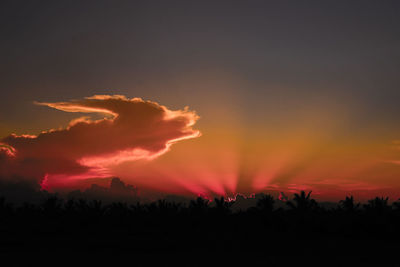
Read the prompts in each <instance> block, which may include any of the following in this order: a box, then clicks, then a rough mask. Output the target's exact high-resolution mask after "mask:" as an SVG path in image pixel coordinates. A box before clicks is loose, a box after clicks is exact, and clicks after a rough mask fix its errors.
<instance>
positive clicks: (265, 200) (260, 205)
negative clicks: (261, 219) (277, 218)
mask: <svg viewBox="0 0 400 267" xmlns="http://www.w3.org/2000/svg"><path fill="white" fill-rule="evenodd" d="M274 204H275V200H274V198H273V197H272V196H271V195H263V196H262V197H261V198H260V199H259V200H258V201H257V206H256V207H257V209H259V210H261V211H262V212H267V213H270V212H272V211H273V210H274Z"/></svg>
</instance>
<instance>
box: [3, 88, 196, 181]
mask: <svg viewBox="0 0 400 267" xmlns="http://www.w3.org/2000/svg"><path fill="white" fill-rule="evenodd" d="M36 104H38V105H44V106H48V107H52V108H55V109H58V110H62V111H66V112H83V113H98V114H102V115H103V119H99V120H94V119H91V118H90V117H81V118H78V119H75V120H73V121H71V122H70V124H69V125H68V127H67V128H65V129H59V130H50V131H45V132H42V133H41V134H39V135H37V136H31V135H22V136H18V135H15V134H12V135H9V136H7V137H5V138H3V139H1V140H0V176H2V177H14V176H29V177H36V179H37V180H38V181H40V180H42V179H43V177H44V176H45V175H46V177H47V178H46V179H51V177H58V178H60V177H63V179H64V178H67V177H69V178H71V177H75V178H76V177H90V176H92V177H93V176H105V175H109V173H108V167H109V166H111V165H116V164H119V163H122V162H126V161H132V160H138V159H152V158H155V157H157V156H160V155H162V154H163V153H165V152H167V151H168V150H169V149H170V146H171V145H172V144H173V143H175V142H178V141H180V140H184V139H189V138H196V137H198V136H200V132H199V131H197V130H194V129H193V128H192V126H193V125H194V124H195V122H196V121H197V119H198V118H199V117H198V116H197V115H196V113H195V112H193V111H189V110H188V108H187V107H186V108H185V109H184V110H177V111H172V110H169V109H168V108H166V107H165V106H162V105H159V104H157V103H155V102H150V101H144V100H142V99H140V98H132V99H128V98H126V97H124V96H120V95H114V96H108V95H96V96H93V97H88V98H85V99H83V100H73V101H69V102H57V103H36Z"/></svg>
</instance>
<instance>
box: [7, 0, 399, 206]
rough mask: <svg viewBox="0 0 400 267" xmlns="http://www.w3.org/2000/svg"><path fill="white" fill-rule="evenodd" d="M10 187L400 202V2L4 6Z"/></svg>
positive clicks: (33, 3) (23, 3) (36, 3)
mask: <svg viewBox="0 0 400 267" xmlns="http://www.w3.org/2000/svg"><path fill="white" fill-rule="evenodd" d="M0 33H1V36H2V37H1V38H2V40H1V42H0V62H1V64H0V73H1V79H0V88H1V90H0V96H1V98H0V179H1V180H3V181H4V182H13V181H16V180H23V181H29V182H32V183H36V184H38V185H41V186H45V189H47V190H50V191H57V190H65V189H71V190H72V189H76V188H80V189H83V188H85V186H87V182H86V181H87V179H91V178H107V177H113V176H117V177H120V178H121V180H123V181H124V182H126V183H128V184H132V185H135V186H137V187H138V188H139V190H140V189H141V188H142V189H146V190H153V191H155V192H160V193H171V194H182V195H187V196H196V195H203V196H214V195H223V196H234V195H235V194H236V193H242V194H246V195H249V194H252V193H258V192H270V191H276V192H280V191H283V192H287V193H289V194H290V193H293V192H298V191H299V190H312V191H313V194H314V196H315V197H316V198H320V199H341V198H343V197H344V196H346V195H350V194H353V195H355V196H358V197H360V198H363V197H364V198H365V197H373V196H377V195H378V196H381V195H384V196H386V195H387V196H390V197H391V198H393V199H397V198H399V197H400V193H399V192H400V119H399V117H400V104H399V101H400V74H399V73H400V2H399V1H396V0H387V1H372V0H359V1H357V0H354V1H347V0H343V1H340V0H339V1H296V0H293V1H288V0H282V1H118V3H117V4H115V2H114V1H102V0H98V1H1V2H0Z"/></svg>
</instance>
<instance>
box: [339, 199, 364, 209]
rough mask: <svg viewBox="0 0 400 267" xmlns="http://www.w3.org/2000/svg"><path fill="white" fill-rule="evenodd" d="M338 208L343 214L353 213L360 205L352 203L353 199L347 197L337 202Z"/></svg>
mask: <svg viewBox="0 0 400 267" xmlns="http://www.w3.org/2000/svg"><path fill="white" fill-rule="evenodd" d="M339 205H340V208H341V209H343V210H344V211H345V212H355V211H357V210H358V208H359V207H360V203H357V204H356V203H355V202H354V197H353V196H350V197H347V196H346V199H344V200H340V201H339Z"/></svg>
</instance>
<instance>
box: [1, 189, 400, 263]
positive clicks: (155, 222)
mask: <svg viewBox="0 0 400 267" xmlns="http://www.w3.org/2000/svg"><path fill="white" fill-rule="evenodd" d="M232 204H233V202H225V201H223V200H222V199H215V200H214V201H213V202H212V203H209V202H208V201H207V200H204V199H201V198H198V199H197V200H193V201H191V202H190V203H189V204H187V205H184V204H178V203H171V202H167V201H163V200H160V201H158V202H154V203H150V204H134V205H128V204H124V203H112V204H108V205H102V203H101V202H99V201H86V200H68V201H63V200H61V199H59V198H57V197H49V198H48V199H47V200H45V201H44V202H43V203H42V204H41V205H31V204H24V205H22V206H18V207H14V206H11V205H9V204H7V202H6V201H5V200H4V199H3V200H2V201H1V202H0V234H1V239H0V251H1V256H2V258H3V260H5V259H7V260H11V262H12V263H13V264H15V265H17V266H22V263H21V262H23V261H29V262H30V263H31V265H29V264H28V265H23V266H36V265H33V262H46V261H50V262H53V263H54V264H56V263H60V262H64V263H65V262H68V261H71V263H73V264H74V266H84V265H89V266H94V265H96V264H99V263H102V264H105V263H107V262H110V263H112V264H114V265H115V266H149V265H153V264H158V265H162V266H171V265H174V264H178V263H179V264H184V265H186V266H200V265H202V266H214V265H215V264H216V263H221V264H223V265H224V266H228V265H249V264H256V266H289V265H292V266H293V265H299V266H400V244H399V240H400V205H399V204H398V203H393V204H392V205H389V204H388V201H387V199H383V198H376V199H373V200H371V201H369V202H368V204H365V205H357V204H356V203H354V201H353V199H352V198H347V199H346V200H344V201H341V202H340V203H338V205H337V207H336V208H330V209H327V208H323V207H321V206H320V205H319V204H318V203H317V202H316V201H314V200H312V199H311V198H310V197H309V196H307V195H306V194H304V193H301V194H299V195H296V196H295V198H294V199H293V200H291V201H289V202H288V203H287V204H286V206H287V208H275V207H274V199H273V198H272V197H270V196H268V195H265V196H263V197H262V198H260V199H259V200H258V202H257V206H256V207H253V208H249V209H247V210H244V211H235V212H232V210H231V205H232ZM78 259H79V260H78ZM124 262H126V263H124ZM19 264H21V265H19ZM5 266H12V265H10V264H7V265H5Z"/></svg>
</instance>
